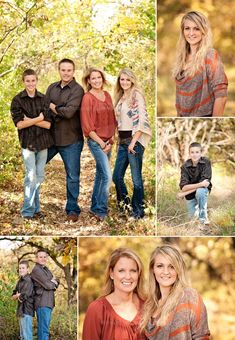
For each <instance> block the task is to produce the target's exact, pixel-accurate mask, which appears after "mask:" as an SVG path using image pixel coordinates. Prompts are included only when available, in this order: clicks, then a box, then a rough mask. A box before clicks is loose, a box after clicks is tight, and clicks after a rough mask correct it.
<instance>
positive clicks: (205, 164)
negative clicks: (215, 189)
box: [180, 157, 212, 200]
mask: <svg viewBox="0 0 235 340" xmlns="http://www.w3.org/2000/svg"><path fill="white" fill-rule="evenodd" d="M211 176H212V171H211V162H210V160H209V159H208V158H206V157H201V158H200V159H199V161H198V163H197V165H196V166H193V163H192V160H191V159H188V160H187V161H186V162H185V163H184V164H183V165H182V167H181V179H180V189H182V188H183V187H184V186H185V185H187V184H196V183H199V182H202V181H204V179H208V180H209V182H210V184H209V186H208V187H207V189H208V190H209V191H211V188H212V184H211ZM195 194H196V191H194V192H192V193H191V194H188V195H187V196H185V198H186V199H187V200H192V199H193V198H195Z"/></svg>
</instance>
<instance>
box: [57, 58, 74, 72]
mask: <svg viewBox="0 0 235 340" xmlns="http://www.w3.org/2000/svg"><path fill="white" fill-rule="evenodd" d="M63 63H69V64H72V65H73V69H74V70H75V63H74V61H73V60H71V59H68V58H64V59H61V60H60V61H59V64H58V69H60V65H61V64H63Z"/></svg>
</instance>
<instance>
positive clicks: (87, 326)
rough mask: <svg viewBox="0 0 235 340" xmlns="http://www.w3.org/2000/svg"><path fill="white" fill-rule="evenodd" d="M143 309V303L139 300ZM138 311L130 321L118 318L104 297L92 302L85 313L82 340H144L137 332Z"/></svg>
mask: <svg viewBox="0 0 235 340" xmlns="http://www.w3.org/2000/svg"><path fill="white" fill-rule="evenodd" d="M140 306H141V308H142V307H143V301H141V300H140ZM139 323H140V311H139V312H138V313H137V314H136V316H135V318H134V319H133V320H132V321H128V320H126V319H123V318H122V317H121V316H119V315H118V314H117V313H116V312H115V310H114V309H113V307H112V305H111V304H110V303H109V302H108V300H107V299H106V298H105V297H101V298H98V299H97V300H95V301H93V302H92V303H91V304H90V305H89V307H88V309H87V312H86V316H85V320H84V324H83V334H82V339H83V340H144V339H146V337H145V336H144V335H141V334H140V332H139Z"/></svg>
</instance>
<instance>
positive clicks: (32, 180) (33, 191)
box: [21, 149, 47, 217]
mask: <svg viewBox="0 0 235 340" xmlns="http://www.w3.org/2000/svg"><path fill="white" fill-rule="evenodd" d="M22 156H23V160H24V166H25V179H24V204H23V207H22V209H21V215H22V216H24V217H26V216H30V217H33V215H34V214H35V213H38V212H39V211H40V202H39V190H40V184H41V183H42V181H43V179H44V168H45V164H46V160H47V149H44V150H42V151H38V152H34V151H30V150H28V149H22Z"/></svg>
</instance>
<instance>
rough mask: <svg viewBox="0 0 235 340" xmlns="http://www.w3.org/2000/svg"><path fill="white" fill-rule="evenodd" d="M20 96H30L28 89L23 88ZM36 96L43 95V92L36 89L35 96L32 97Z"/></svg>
mask: <svg viewBox="0 0 235 340" xmlns="http://www.w3.org/2000/svg"><path fill="white" fill-rule="evenodd" d="M20 96H21V98H25V97H29V95H28V93H27V91H26V90H23V91H22V92H21V95H20ZM35 97H43V94H42V93H40V92H39V91H37V90H36V92H35V96H34V97H32V98H35ZM29 98H31V97H29Z"/></svg>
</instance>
